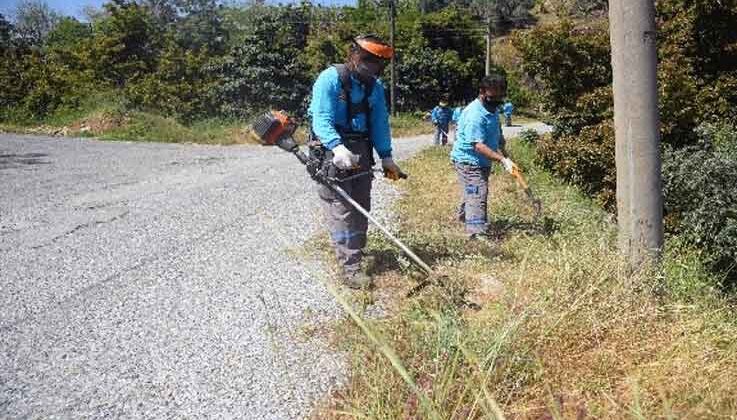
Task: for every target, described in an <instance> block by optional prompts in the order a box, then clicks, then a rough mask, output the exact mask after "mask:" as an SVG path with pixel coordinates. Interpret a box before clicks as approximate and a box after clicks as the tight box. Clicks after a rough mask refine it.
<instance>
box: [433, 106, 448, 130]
mask: <svg viewBox="0 0 737 420" xmlns="http://www.w3.org/2000/svg"><path fill="white" fill-rule="evenodd" d="M452 113H453V111H451V109H450V108H448V107H442V106H436V107H435V108H433V109H432V112H431V113H430V118H431V119H432V122H433V123H435V124H438V125H442V126H446V125H448V123H450V119H451V117H452V115H453V114H452Z"/></svg>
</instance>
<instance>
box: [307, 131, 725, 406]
mask: <svg viewBox="0 0 737 420" xmlns="http://www.w3.org/2000/svg"><path fill="white" fill-rule="evenodd" d="M527 137H528V138H529V137H532V136H530V135H529V134H528V136H527ZM511 143H512V144H511V146H512V153H513V156H514V159H515V161H517V162H520V164H521V165H522V166H523V168H524V169H525V171H526V174H527V175H528V178H529V181H530V184H531V185H532V187H533V189H534V191H535V193H536V194H537V195H538V196H539V197H540V198H541V199H542V200H543V209H544V211H543V214H542V215H541V217H539V218H536V217H535V215H534V212H533V211H532V209H531V207H530V205H529V203H528V202H527V201H526V200H527V198H526V196H525V195H524V194H523V193H522V192H521V191H520V190H519V189H518V188H517V187H516V185H515V184H514V181H513V179H512V178H511V177H509V176H508V175H506V174H505V173H502V172H497V173H495V174H493V176H492V181H491V185H492V192H491V206H490V215H491V222H492V224H493V233H494V235H495V237H496V238H497V240H498V243H497V244H496V245H494V246H492V247H487V246H484V245H480V244H475V243H469V242H468V241H467V240H466V239H465V235H464V233H463V226H462V225H461V224H460V223H457V222H455V221H454V220H453V217H452V215H453V214H454V209H455V206H456V205H457V199H458V197H459V191H458V188H457V181H456V176H455V173H454V171H453V169H452V167H451V166H450V164H449V162H448V150H447V149H445V148H434V149H432V150H428V151H426V152H424V153H422V154H421V155H420V156H418V157H417V158H414V159H412V160H410V161H408V162H406V163H405V165H406V168H407V170H408V172H409V173H411V174H412V176H411V177H410V179H409V180H408V181H407V184H406V191H405V195H404V196H403V198H402V199H401V200H400V202H399V204H398V213H399V216H398V220H399V223H400V226H399V227H398V230H399V231H401V235H402V239H403V240H406V241H407V243H408V244H409V245H410V246H411V247H412V248H414V249H415V250H417V251H418V252H419V253H420V254H421V256H422V257H423V258H426V259H427V260H429V261H430V262H431V265H432V266H433V267H435V268H436V269H437V270H439V271H441V272H442V273H444V274H445V275H447V278H446V279H445V280H444V281H443V284H442V285H430V286H427V287H425V288H424V289H422V290H421V291H420V292H419V293H417V294H416V295H415V296H414V297H411V298H408V297H406V295H407V293H408V292H409V291H410V290H411V288H412V287H413V286H414V285H415V284H416V282H417V280H418V277H417V275H416V274H414V270H413V269H412V268H411V267H408V266H407V265H406V264H403V263H401V262H400V263H396V262H394V261H395V260H394V258H395V257H399V255H398V253H397V252H396V251H395V250H394V248H393V247H392V246H391V245H390V244H389V243H387V242H386V241H385V240H383V239H382V238H381V237H379V236H378V235H374V236H372V238H371V241H370V245H369V248H370V249H369V254H370V255H373V256H374V257H375V258H376V259H377V266H376V268H375V272H376V274H377V276H378V289H377V291H376V292H375V293H374V294H373V295H370V296H369V295H357V296H354V297H353V299H352V301H351V303H350V307H351V308H355V309H354V310H355V311H357V313H356V315H357V316H361V315H364V314H362V313H361V309H362V308H366V307H367V306H362V305H366V304H367V303H372V304H374V305H376V306H379V307H382V308H385V309H386V310H387V313H388V314H387V315H386V316H380V317H378V318H377V317H375V316H368V317H367V318H366V319H363V318H362V319H361V321H360V322H361V324H357V323H356V322H354V320H346V321H345V322H344V323H342V324H341V325H340V326H339V327H338V331H337V333H336V334H335V336H336V337H338V338H336V345H337V346H338V347H339V348H342V349H343V350H345V351H347V352H348V354H349V357H350V360H351V362H352V377H351V380H350V383H349V385H348V386H347V387H346V388H345V389H344V390H341V391H340V392H338V393H336V394H335V395H334V399H333V400H332V401H331V402H330V403H329V404H327V405H326V406H324V407H322V408H321V411H320V412H319V415H318V417H320V418H325V416H327V417H329V418H418V419H420V418H422V419H431V418H439V419H467V418H534V419H537V418H588V417H592V418H689V419H698V418H704V419H706V418H730V417H731V416H733V415H734V413H735V412H737V394H735V393H734V390H733V386H732V380H731V379H730V378H733V377H734V376H735V375H737V316H736V315H735V312H734V309H735V308H734V307H733V306H732V304H731V303H730V302H729V299H727V298H725V297H724V295H722V294H721V293H720V292H719V285H720V283H721V281H722V279H721V278H719V277H718V276H715V275H714V274H711V273H710V272H709V270H708V269H707V267H706V266H705V265H704V263H703V262H702V260H701V258H700V256H699V253H698V252H697V251H696V250H694V249H693V248H690V247H689V246H688V245H686V244H685V243H684V241H682V240H681V239H680V238H679V237H670V238H669V240H668V248H667V250H666V252H665V257H664V260H663V264H662V267H661V268H659V269H657V270H655V271H647V272H637V273H628V272H626V271H625V270H624V269H623V267H624V264H621V261H620V259H619V257H618V255H617V252H616V225H615V223H613V221H612V218H611V217H610V216H609V214H608V213H606V212H605V211H604V210H602V209H601V208H600V207H599V206H598V204H597V203H596V202H595V201H593V200H591V199H589V198H586V197H585V195H584V194H582V192H581V191H580V190H579V189H578V188H575V187H571V186H569V185H566V184H565V183H563V182H561V181H559V180H558V179H556V178H555V177H553V176H551V175H549V174H548V173H547V172H546V171H545V170H544V169H542V168H541V167H540V166H538V165H537V164H536V163H535V158H534V156H535V150H534V146H533V145H531V144H529V143H525V142H523V141H521V140H515V141H512V142H511ZM427 203H433V205H432V206H428V205H427ZM399 260H400V261H402V258H401V257H400V258H399ZM461 298H462V299H461ZM463 299H466V300H470V301H473V302H476V303H478V304H480V305H481V309H480V310H474V309H471V308H468V307H465V306H459V305H458V302H459V301H460V300H463ZM359 325H362V327H361V326H359Z"/></svg>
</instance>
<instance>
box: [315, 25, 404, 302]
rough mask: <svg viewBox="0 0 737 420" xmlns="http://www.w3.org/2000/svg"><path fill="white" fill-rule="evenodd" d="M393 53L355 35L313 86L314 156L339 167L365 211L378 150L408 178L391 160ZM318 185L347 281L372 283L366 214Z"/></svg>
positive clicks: (392, 170) (392, 174)
mask: <svg viewBox="0 0 737 420" xmlns="http://www.w3.org/2000/svg"><path fill="white" fill-rule="evenodd" d="M393 54H394V51H393V49H392V48H391V47H390V46H389V45H387V44H386V43H385V42H384V41H382V40H381V39H380V38H378V37H377V36H375V35H366V36H359V37H356V38H355V39H354V40H353V43H352V45H351V47H350V52H349V55H348V60H347V61H346V63H345V64H336V65H333V66H331V67H329V68H327V69H326V70H324V71H323V72H322V73H320V75H319V76H318V78H317V80H316V81H315V84H314V85H313V87H312V102H311V103H310V107H309V113H308V114H309V117H310V119H311V128H312V130H311V131H312V133H311V140H310V143H309V146H310V154H311V156H312V157H313V158H317V159H320V160H322V161H323V162H327V163H332V167H334V168H336V169H337V173H336V174H335V178H337V179H339V180H342V181H340V182H339V185H340V187H342V189H343V190H345V191H346V192H347V193H348V195H349V196H350V197H351V198H352V199H353V200H355V201H356V202H357V203H359V204H360V205H361V206H362V207H363V208H365V209H366V210H370V208H371V183H372V176H371V175H370V173H371V168H372V166H373V165H374V159H373V150H376V152H377V154H378V155H379V158H381V166H382V168H383V169H384V174H385V176H387V177H388V178H391V179H398V178H399V177H403V176H405V175H404V174H403V173H402V171H401V169H400V168H399V166H398V165H397V164H396V163H395V162H394V160H393V159H392V145H391V133H390V129H389V112H388V111H387V106H386V100H385V96H384V86H383V85H382V83H381V81H380V80H379V79H378V76H379V75H380V74H381V72H382V70H383V69H384V67H385V65H386V63H387V61H388V60H389V59H391V57H392V55H393ZM367 172H368V175H365V174H366V173H367ZM360 173H364V176H360V175H358V174H360ZM357 175H358V176H357ZM317 189H318V195H319V197H320V199H321V201H322V203H323V208H324V212H325V218H326V221H327V225H328V226H327V227H328V230H329V231H330V237H331V240H332V244H333V248H334V249H335V254H336V257H337V260H338V263H339V265H340V266H341V269H342V281H343V283H344V284H345V285H347V286H349V287H351V288H367V287H369V286H370V285H371V283H372V279H371V277H370V276H369V273H368V272H367V270H366V267H365V266H363V264H362V260H363V248H364V247H365V246H366V231H367V229H368V221H367V219H366V217H365V216H364V215H363V214H361V212H359V211H357V210H356V209H355V208H354V207H353V206H351V205H349V203H348V202H346V200H345V199H343V198H342V197H340V196H339V195H338V194H337V193H336V191H335V190H334V189H331V188H330V187H329V186H327V185H325V184H318V186H317Z"/></svg>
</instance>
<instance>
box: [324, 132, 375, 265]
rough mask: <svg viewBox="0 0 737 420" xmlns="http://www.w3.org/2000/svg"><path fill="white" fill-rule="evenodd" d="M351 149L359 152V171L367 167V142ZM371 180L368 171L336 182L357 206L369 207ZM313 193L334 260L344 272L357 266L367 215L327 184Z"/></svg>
mask: <svg viewBox="0 0 737 420" xmlns="http://www.w3.org/2000/svg"><path fill="white" fill-rule="evenodd" d="M351 151H352V152H353V153H356V154H358V155H359V156H361V169H360V170H361V171H366V170H368V169H370V164H368V163H365V162H368V160H370V154H369V153H371V152H372V150H371V149H370V148H369V147H368V145H367V146H366V147H363V146H358V147H356V148H351ZM367 154H368V155H367ZM367 156H368V158H367ZM366 158H367V159H368V160H367V159H366ZM372 181H373V176H372V175H371V174H368V175H364V176H360V177H357V178H353V179H349V180H347V181H343V182H340V183H339V184H338V185H339V186H340V187H341V188H343V189H344V190H345V192H347V193H348V195H349V196H350V197H351V198H352V199H354V200H355V201H356V202H358V204H360V205H361V207H363V208H364V209H366V210H367V211H371V183H372ZM317 193H318V195H319V196H320V200H321V201H322V208H323V212H324V215H325V222H326V223H327V227H328V231H329V232H330V239H331V242H332V244H333V249H334V250H335V256H336V258H337V260H338V264H340V266H341V267H342V268H343V269H344V270H345V271H346V272H347V273H353V272H356V271H358V270H360V268H361V260H362V259H363V248H364V247H366V231H367V230H368V219H366V216H364V215H363V214H361V213H360V212H359V211H358V210H356V209H355V208H354V207H353V206H352V205H350V204H349V203H348V202H347V201H346V200H345V199H343V198H342V197H341V196H340V195H338V193H336V192H335V191H333V190H332V189H330V188H329V187H327V186H325V185H322V184H318V187H317Z"/></svg>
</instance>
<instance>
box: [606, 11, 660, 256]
mask: <svg viewBox="0 0 737 420" xmlns="http://www.w3.org/2000/svg"><path fill="white" fill-rule="evenodd" d="M609 22H610V23H609V24H610V33H611V45H612V70H613V75H614V130H615V134H616V163H617V218H618V223H619V249H620V251H621V252H622V254H623V255H625V256H626V257H627V258H628V260H629V262H630V265H631V267H632V268H637V267H639V266H641V265H642V264H643V263H647V262H649V261H655V260H657V258H659V257H660V253H661V250H662V248H663V193H662V187H661V175H660V131H659V129H660V122H659V118H658V92H657V55H656V45H655V5H654V3H653V0H616V1H611V2H609Z"/></svg>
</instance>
